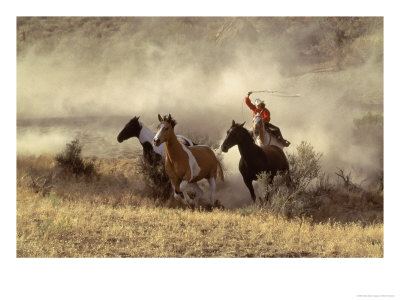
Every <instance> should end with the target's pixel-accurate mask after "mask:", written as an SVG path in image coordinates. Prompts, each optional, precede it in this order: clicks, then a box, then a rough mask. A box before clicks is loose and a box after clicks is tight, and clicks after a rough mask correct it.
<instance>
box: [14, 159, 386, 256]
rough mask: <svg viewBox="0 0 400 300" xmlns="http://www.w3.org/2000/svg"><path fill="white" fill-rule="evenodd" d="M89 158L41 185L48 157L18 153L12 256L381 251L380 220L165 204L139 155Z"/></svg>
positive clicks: (351, 203) (341, 200) (347, 200)
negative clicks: (150, 189) (153, 191)
mask: <svg viewBox="0 0 400 300" xmlns="http://www.w3.org/2000/svg"><path fill="white" fill-rule="evenodd" d="M93 163H94V166H95V168H96V170H97V172H98V173H99V177H93V178H87V177H85V176H82V177H76V176H67V175H65V174H64V175H63V176H54V179H53V181H52V186H51V189H50V190H49V191H48V192H47V193H41V191H40V190H37V189H34V188H32V185H31V182H32V178H34V179H37V178H39V177H43V176H48V175H49V174H51V173H52V172H53V171H54V167H55V161H54V157H53V156H46V155H42V156H39V157H21V156H19V157H18V160H17V257H383V223H382V222H380V221H376V222H362V220H359V221H358V222H351V223H345V222H319V223H318V222H315V221H313V220H312V219H309V218H305V217H300V218H292V219H288V218H286V217H284V216H281V215H274V214H271V213H269V212H268V211H267V210H266V209H265V208H262V207H259V206H257V205H252V206H248V207H244V208H241V209H233V210H219V209H216V210H214V211H212V212H206V211H192V210H190V209H182V208H172V207H173V205H174V204H173V202H169V203H166V204H163V205H160V204H159V203H157V201H155V200H154V199H152V198H149V197H147V196H146V188H144V183H143V177H142V175H141V174H139V173H138V168H137V165H138V160H135V159H132V160H128V159H121V160H115V159H97V160H94V161H93ZM357 199H358V198H357V197H352V195H351V194H347V196H345V197H344V196H339V195H336V196H335V197H334V198H333V200H332V204H331V205H332V206H331V208H330V209H328V211H326V212H325V213H337V214H346V213H348V214H350V210H346V209H347V208H350V209H353V215H354V213H355V214H357V211H358V209H359V207H360V205H361V204H360V203H359V202H358V200H357ZM335 203H336V204H337V205H336V206H335V205H334V204H335ZM343 204H346V206H343ZM371 207H373V205H372V204H371V206H370V208H371ZM335 209H336V212H335ZM364 209H367V208H364ZM371 213H373V210H371ZM375 213H376V212H375ZM378 219H380V218H377V219H376V220H378Z"/></svg>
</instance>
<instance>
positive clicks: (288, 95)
mask: <svg viewBox="0 0 400 300" xmlns="http://www.w3.org/2000/svg"><path fill="white" fill-rule="evenodd" d="M249 93H252V94H254V93H268V94H271V96H275V97H287V98H297V97H300V94H288V93H285V92H281V91H270V90H263V91H250V92H249ZM242 120H244V115H243V101H242Z"/></svg>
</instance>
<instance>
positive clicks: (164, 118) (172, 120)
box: [163, 114, 178, 128]
mask: <svg viewBox="0 0 400 300" xmlns="http://www.w3.org/2000/svg"><path fill="white" fill-rule="evenodd" d="M163 121H165V122H168V123H169V124H171V126H172V128H174V127H175V125H176V124H178V123H177V122H176V120H175V119H174V118H172V117H171V114H168V116H167V115H164V117H163Z"/></svg>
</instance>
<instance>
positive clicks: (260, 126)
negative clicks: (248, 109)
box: [253, 114, 264, 136]
mask: <svg viewBox="0 0 400 300" xmlns="http://www.w3.org/2000/svg"><path fill="white" fill-rule="evenodd" d="M263 131H264V122H263V120H262V118H261V116H260V114H256V115H255V116H254V118H253V132H254V135H255V136H259V135H260V134H261V133H262V132H263Z"/></svg>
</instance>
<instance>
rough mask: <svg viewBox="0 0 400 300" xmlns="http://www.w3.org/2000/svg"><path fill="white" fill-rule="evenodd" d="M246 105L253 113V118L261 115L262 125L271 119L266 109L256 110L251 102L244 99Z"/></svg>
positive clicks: (247, 98)
mask: <svg viewBox="0 0 400 300" xmlns="http://www.w3.org/2000/svg"><path fill="white" fill-rule="evenodd" d="M244 101H245V103H246V105H247V106H248V107H249V108H250V109H251V110H252V111H253V117H254V116H255V115H256V114H257V113H259V114H260V115H261V118H262V120H263V121H264V123H269V121H270V119H271V113H270V112H269V110H268V109H266V108H260V109H257V106H255V105H254V104H253V103H251V100H250V98H249V97H246V98H245V99H244Z"/></svg>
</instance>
